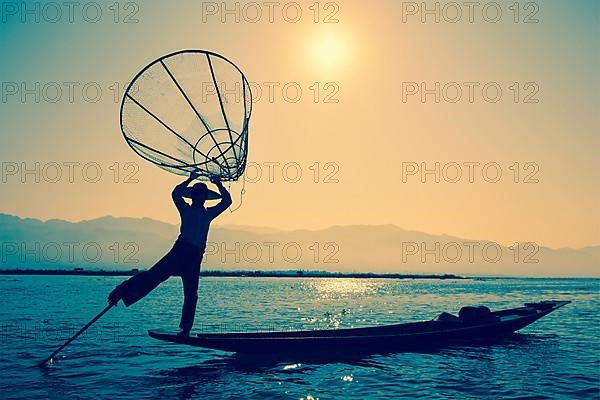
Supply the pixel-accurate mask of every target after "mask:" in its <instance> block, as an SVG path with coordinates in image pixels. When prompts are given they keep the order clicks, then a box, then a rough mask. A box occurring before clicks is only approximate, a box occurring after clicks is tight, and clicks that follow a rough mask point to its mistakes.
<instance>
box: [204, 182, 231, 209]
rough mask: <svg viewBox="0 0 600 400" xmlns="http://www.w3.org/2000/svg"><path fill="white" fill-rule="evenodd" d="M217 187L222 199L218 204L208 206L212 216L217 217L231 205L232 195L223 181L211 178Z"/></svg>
mask: <svg viewBox="0 0 600 400" xmlns="http://www.w3.org/2000/svg"><path fill="white" fill-rule="evenodd" d="M211 182H212V183H214V184H215V185H216V186H217V188H218V189H219V194H220V195H221V201H220V202H219V204H217V205H216V206H212V207H209V208H207V211H208V212H209V213H210V216H211V218H217V217H218V216H219V215H221V214H222V213H223V211H225V210H227V208H228V207H229V206H230V205H231V203H232V202H231V195H230V194H229V192H228V191H227V189H225V186H223V182H221V181H220V180H218V179H213V180H211Z"/></svg>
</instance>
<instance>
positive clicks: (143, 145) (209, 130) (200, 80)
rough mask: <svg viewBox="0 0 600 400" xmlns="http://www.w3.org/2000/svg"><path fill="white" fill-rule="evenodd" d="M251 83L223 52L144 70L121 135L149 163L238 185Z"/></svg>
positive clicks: (197, 53)
mask: <svg viewBox="0 0 600 400" xmlns="http://www.w3.org/2000/svg"><path fill="white" fill-rule="evenodd" d="M251 111H252V93H251V91H250V85H249V83H248V81H247V80H246V77H245V76H244V74H243V73H242V71H241V70H240V69H239V68H238V67H237V66H235V64H233V63H232V62H231V61H229V60H227V59H226V58H224V57H223V56H220V55H218V54H215V53H212V52H208V51H203V50H186V51H181V52H177V53H173V54H169V55H167V56H164V57H162V58H160V59H158V60H156V61H154V62H153V63H151V64H150V65H148V66H147V67H145V68H144V69H143V70H142V71H141V72H140V73H138V75H137V76H136V77H135V78H134V79H133V81H132V82H131V84H130V85H129V87H128V89H127V91H126V92H125V95H124V97H123V102H122V104H121V130H122V132H123V135H124V136H125V139H126V140H127V143H128V144H129V145H130V146H131V148H132V149H133V150H134V151H135V152H136V153H137V154H139V155H140V156H142V157H143V158H145V159H146V160H148V161H150V162H152V163H154V164H156V165H158V166H159V167H161V168H163V169H165V170H167V171H170V172H173V173H176V174H179V175H189V174H190V173H191V172H196V173H198V174H199V179H201V180H208V179H210V178H213V177H215V178H219V179H221V180H222V181H235V180H237V179H238V178H239V177H240V176H241V175H242V174H243V173H244V169H245V167H246V160H247V154H248V124H249V122H250V114H251Z"/></svg>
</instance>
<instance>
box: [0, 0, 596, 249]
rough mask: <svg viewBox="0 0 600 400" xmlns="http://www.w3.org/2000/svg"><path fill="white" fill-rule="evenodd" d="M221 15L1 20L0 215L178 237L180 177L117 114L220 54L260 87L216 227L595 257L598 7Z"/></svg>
mask: <svg viewBox="0 0 600 400" xmlns="http://www.w3.org/2000/svg"><path fill="white" fill-rule="evenodd" d="M50 3H51V2H50ZM226 3H227V9H224V6H223V3H222V2H220V1H219V2H198V1H177V2H167V1H137V2H126V1H123V2H118V3H115V1H114V0H110V1H98V2H86V1H84V2H80V3H77V2H76V4H75V5H74V6H72V8H69V7H68V6H66V5H64V3H62V2H57V3H52V4H54V5H53V6H48V5H47V4H49V2H34V1H28V2H26V3H23V2H3V3H2V10H1V12H2V15H1V20H0V71H1V81H2V99H1V105H0V107H1V108H0V119H1V120H2V125H1V128H0V132H1V136H0V137H1V142H0V143H1V144H0V161H2V182H1V183H0V193H1V200H0V201H1V203H0V212H5V213H11V214H16V215H19V216H28V217H35V218H41V219H50V218H62V219H68V220H81V219H91V218H95V217H99V216H103V215H115V216H132V217H151V218H156V219H160V220H165V221H169V222H176V221H177V213H176V210H175V208H174V207H173V205H172V203H171V201H170V196H169V193H170V190H171V187H172V186H173V185H174V184H176V183H177V182H178V181H179V180H180V177H178V176H175V175H171V174H169V173H167V172H165V171H163V170H161V169H159V168H157V167H155V166H153V165H151V164H149V163H148V162H146V161H145V160H142V159H141V158H139V157H138V156H137V155H136V154H134V153H133V151H131V149H130V148H129V147H128V146H127V145H126V143H125V141H124V140H123V137H122V134H121V132H120V129H119V105H120V100H121V96H122V92H123V86H125V85H126V84H127V82H128V81H129V80H130V79H131V78H132V77H133V76H134V75H135V74H136V73H137V72H138V70H140V69H141V68H142V67H143V66H145V65H146V64H148V63H149V62H150V61H152V60H153V59H155V58H157V57H159V56H161V55H163V54H166V53H169V52H172V51H176V50H180V49H210V50H213V51H215V52H218V53H221V54H223V55H225V56H226V57H228V58H230V59H231V60H233V61H234V62H235V63H236V64H237V65H238V66H239V67H240V68H241V69H242V70H243V71H244V72H245V74H246V76H247V77H248V79H249V80H250V81H251V82H252V83H253V85H254V88H255V90H254V95H255V103H254V109H253V115H252V120H251V125H250V153H249V159H250V163H251V164H250V167H249V169H248V177H247V182H246V191H247V193H246V195H245V196H244V198H243V204H242V206H241V208H240V209H238V210H237V211H236V212H235V213H233V214H227V215H225V216H224V217H223V218H222V219H221V221H220V222H221V223H227V224H245V225H258V226H272V227H277V228H286V229H291V228H309V229H312V228H322V227H327V226H330V225H347V224H386V223H391V224H396V225H399V226H401V227H404V228H407V229H415V230H421V231H425V232H429V233H448V234H452V235H456V236H460V237H466V238H473V239H489V240H494V241H496V242H499V243H503V244H511V243H514V242H518V241H532V242H536V243H538V244H540V245H547V246H551V247H563V246H568V247H582V246H586V245H597V244H599V243H600V232H599V226H600V216H599V215H600V213H599V212H598V204H600V189H599V188H600V185H598V183H599V182H600V179H599V178H600V176H599V170H600V161H599V158H598V149H599V148H600V146H599V144H600V143H599V142H600V140H599V136H600V135H599V133H600V132H599V126H600V124H599V122H600V121H599V120H600V117H599V116H598V115H599V111H600V74H598V71H599V70H600V41H599V39H598V38H599V37H600V25H599V24H600V23H599V15H600V6H599V4H600V3H599V2H598V1H595V0H579V1H576V2H572V1H571V2H569V1H553V0H544V1H537V2H525V1H523V2H517V3H516V4H517V6H516V7H515V5H514V4H515V2H508V1H506V2H505V1H502V2H487V1H484V2H481V3H477V4H476V5H474V6H473V8H468V7H467V6H464V5H463V6H461V8H460V9H458V8H456V7H455V6H454V4H456V3H451V2H441V3H438V2H433V1H429V2H426V10H424V9H423V7H422V6H421V4H422V2H421V1H419V2H400V1H373V2H366V1H347V0H344V1H342V2H315V1H314V0H310V1H306V2H304V1H299V2H274V3H272V5H271V6H269V5H268V4H267V5H265V3H263V2H258V3H248V2H241V3H236V2H226ZM24 4H26V6H25V5H24ZM269 4H270V3H269ZM436 4H437V5H436ZM458 4H463V3H462V2H458ZM257 5H258V7H257ZM57 6H58V7H57ZM25 7H26V8H25ZM436 7H437V8H436ZM428 10H429V11H428ZM436 10H437V11H436ZM99 12H100V14H99ZM299 13H301V14H299ZM436 14H437V15H436ZM436 18H437V19H438V20H439V21H436ZM94 21H96V22H94ZM125 21H129V23H125ZM135 21H137V22H135ZM69 88H72V92H71V90H70V89H69ZM57 89H60V93H59V91H58V90H57ZM98 89H100V90H101V94H98V93H97V91H98ZM298 89H300V90H301V95H300V96H298V95H297V93H298ZM70 92H71V93H70ZM70 97H72V98H70ZM36 163H39V170H38V171H37V172H35V169H36ZM128 163H130V164H128ZM436 163H437V164H436ZM24 170H30V171H31V170H33V171H34V172H30V173H26V174H25V175H24V176H23V175H22V173H23V172H24ZM423 170H427V171H432V172H430V173H426V174H425V175H422V174H421V173H422V172H423ZM436 170H437V172H436ZM57 171H59V172H60V174H61V176H60V177H57ZM97 171H100V172H101V174H102V175H101V177H99V178H95V175H96V172H97ZM298 173H301V176H298ZM457 173H459V174H460V176H459V175H457ZM498 173H500V174H501V175H500V176H498ZM130 174H133V175H130ZM436 174H437V176H436ZM69 175H72V176H69ZM70 178H72V179H70ZM128 178H129V179H128ZM36 180H39V182H36ZM95 180H97V182H93V181H95ZM132 180H133V182H129V181H132ZM436 180H438V182H436ZM51 181H56V182H54V183H52V182H51ZM71 181H72V182H71ZM240 190H241V185H234V186H233V187H232V191H233V192H234V199H235V201H236V203H238V204H239V202H240V194H239V192H240Z"/></svg>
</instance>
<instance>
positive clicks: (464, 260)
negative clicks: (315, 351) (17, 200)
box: [0, 214, 600, 277]
mask: <svg viewBox="0 0 600 400" xmlns="http://www.w3.org/2000/svg"><path fill="white" fill-rule="evenodd" d="M177 234H178V227H177V226H175V225H171V224H167V223H164V222H160V221H156V220H153V219H149V218H114V217H102V218H98V219H94V220H89V221H81V222H76V223H73V222H67V221H63V220H48V221H40V220H36V219H31V218H19V217H16V216H12V215H7V214H0V269H17V268H31V269H53V268H56V269H64V268H76V267H83V268H86V269H105V270H121V269H133V268H139V269H145V268H148V267H150V266H152V265H153V264H154V263H155V262H156V261H157V260H158V259H160V257H162V256H163V255H164V254H165V253H166V252H167V251H168V250H169V248H170V247H171V245H172V243H173V242H174V240H175V239H176V238H177ZM599 267H600V246H590V247H585V248H580V249H570V248H564V249H551V248H547V247H538V246H536V245H535V244H527V243H521V244H519V245H518V246H513V247H506V246H500V245H498V244H496V243H493V242H490V241H486V240H468V239H462V238H458V237H453V236H448V235H430V234H427V233H423V232H417V231H409V230H405V229H402V228H399V227H397V226H394V225H378V226H368V225H351V226H334V227H331V228H327V229H322V230H292V231H282V230H277V229H271V228H255V227H248V226H237V225H226V226H218V225H215V226H214V227H213V228H212V230H211V232H210V236H209V242H208V245H207V249H206V253H205V257H204V263H203V268H205V269H207V268H208V269H220V270H282V269H285V270H289V269H297V270H325V271H334V272H376V273H425V274H429V273H449V274H462V275H493V276H532V277H546V276H556V277H561V276H589V277H598V276H600V268H599Z"/></svg>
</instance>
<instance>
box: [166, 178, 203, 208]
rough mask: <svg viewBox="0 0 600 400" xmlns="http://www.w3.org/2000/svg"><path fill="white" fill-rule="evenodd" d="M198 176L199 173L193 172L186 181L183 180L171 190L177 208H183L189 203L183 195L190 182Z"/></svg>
mask: <svg viewBox="0 0 600 400" xmlns="http://www.w3.org/2000/svg"><path fill="white" fill-rule="evenodd" d="M197 177H198V175H196V174H194V173H193V172H192V173H191V174H190V177H189V178H187V179H186V180H185V181H183V182H181V183H180V184H179V185H177V186H175V188H174V189H173V191H172V192H171V198H172V199H173V203H175V207H177V209H178V210H179V211H181V210H183V209H184V208H185V207H186V206H187V203H186V202H185V200H184V199H183V195H184V194H185V189H186V188H187V187H188V185H189V184H190V182H192V181H193V180H194V179H196V178H197Z"/></svg>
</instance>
